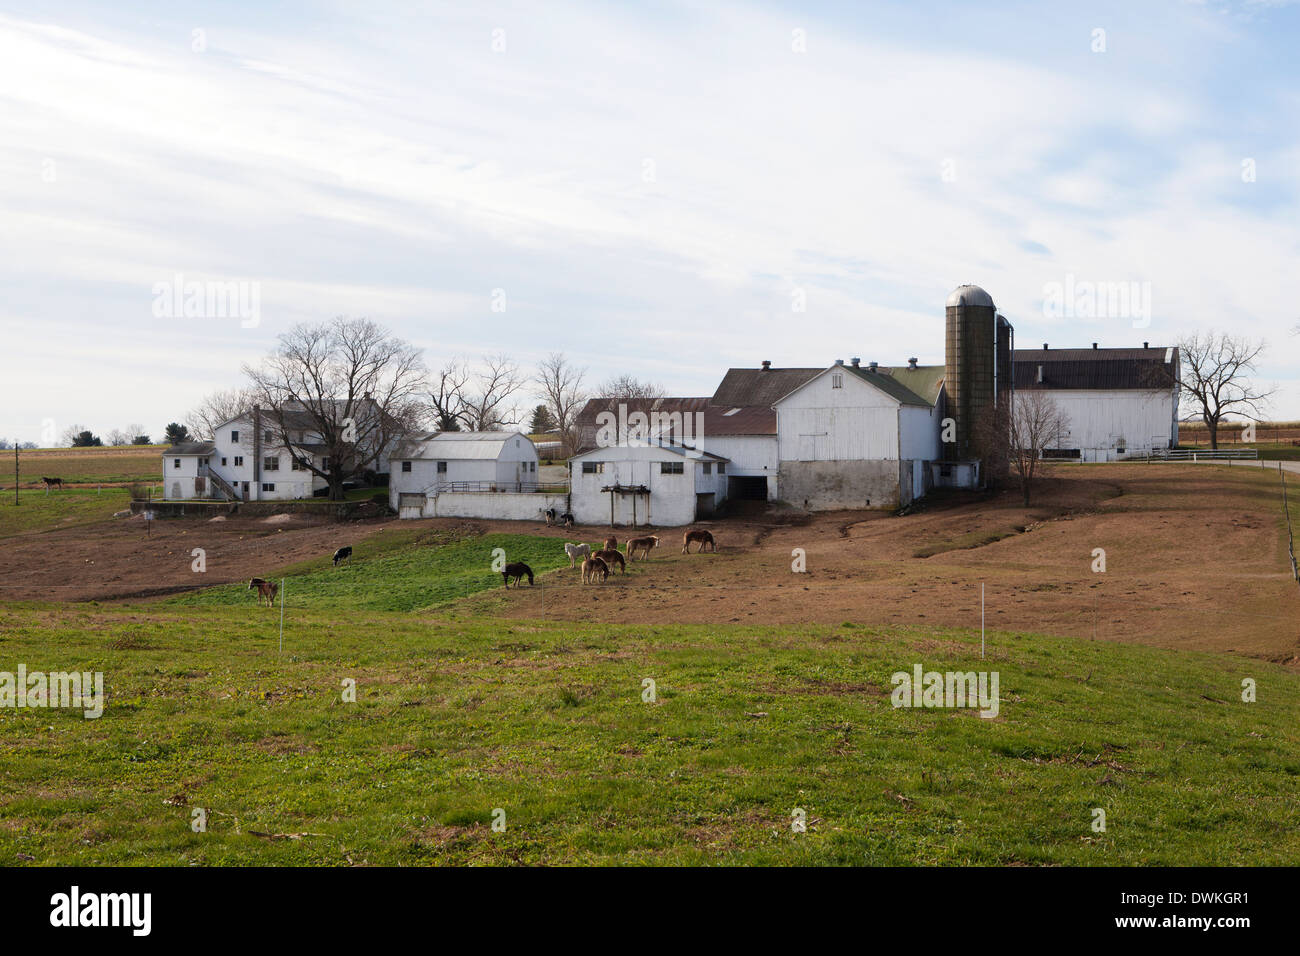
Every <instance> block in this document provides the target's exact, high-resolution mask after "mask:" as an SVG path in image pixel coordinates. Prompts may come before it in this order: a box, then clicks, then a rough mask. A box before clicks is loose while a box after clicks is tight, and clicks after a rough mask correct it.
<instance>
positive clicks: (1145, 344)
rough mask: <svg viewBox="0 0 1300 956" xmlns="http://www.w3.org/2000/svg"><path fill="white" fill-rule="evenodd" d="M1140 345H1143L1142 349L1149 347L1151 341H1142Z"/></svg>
mask: <svg viewBox="0 0 1300 956" xmlns="http://www.w3.org/2000/svg"><path fill="white" fill-rule="evenodd" d="M1142 347H1143V348H1144V349H1149V348H1151V343H1150V342H1143V343H1142Z"/></svg>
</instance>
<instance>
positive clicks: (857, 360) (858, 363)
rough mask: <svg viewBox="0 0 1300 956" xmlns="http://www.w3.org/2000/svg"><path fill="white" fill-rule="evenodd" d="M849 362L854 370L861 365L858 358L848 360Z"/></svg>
mask: <svg viewBox="0 0 1300 956" xmlns="http://www.w3.org/2000/svg"><path fill="white" fill-rule="evenodd" d="M849 362H850V363H852V365H853V367H854V368H857V367H858V366H859V365H861V364H862V359H860V358H851V359H849Z"/></svg>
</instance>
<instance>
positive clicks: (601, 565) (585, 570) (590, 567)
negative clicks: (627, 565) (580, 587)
mask: <svg viewBox="0 0 1300 956" xmlns="http://www.w3.org/2000/svg"><path fill="white" fill-rule="evenodd" d="M598 574H599V575H600V580H601V581H602V582H603V581H604V580H605V579H606V578H608V577H609V565H608V564H606V563H605V562H604V561H602V560H600V558H588V559H587V560H586V561H583V562H582V583H583V584H595V583H596V575H598Z"/></svg>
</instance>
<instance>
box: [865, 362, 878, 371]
mask: <svg viewBox="0 0 1300 956" xmlns="http://www.w3.org/2000/svg"><path fill="white" fill-rule="evenodd" d="M877 367H878V366H877V363H875V362H869V363H868V364H867V368H868V369H870V370H871V371H873V372H874V371H875V370H876V368H877Z"/></svg>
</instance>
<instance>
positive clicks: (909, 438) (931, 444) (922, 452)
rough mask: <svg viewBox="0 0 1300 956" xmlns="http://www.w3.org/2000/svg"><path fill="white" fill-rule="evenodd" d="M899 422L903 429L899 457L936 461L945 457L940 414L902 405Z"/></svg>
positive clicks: (927, 409) (931, 410)
mask: <svg viewBox="0 0 1300 956" xmlns="http://www.w3.org/2000/svg"><path fill="white" fill-rule="evenodd" d="M898 421H899V425H900V427H901V429H902V435H901V442H900V451H899V455H900V456H901V457H902V458H903V459H904V460H909V459H910V460H912V461H936V460H938V459H939V458H942V457H943V449H942V446H941V444H940V442H939V430H940V429H939V426H940V422H939V413H938V412H937V411H935V409H933V408H919V407H917V406H915V405H901V406H899V409H898Z"/></svg>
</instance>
